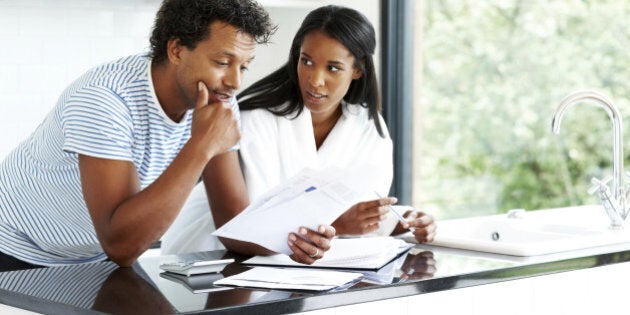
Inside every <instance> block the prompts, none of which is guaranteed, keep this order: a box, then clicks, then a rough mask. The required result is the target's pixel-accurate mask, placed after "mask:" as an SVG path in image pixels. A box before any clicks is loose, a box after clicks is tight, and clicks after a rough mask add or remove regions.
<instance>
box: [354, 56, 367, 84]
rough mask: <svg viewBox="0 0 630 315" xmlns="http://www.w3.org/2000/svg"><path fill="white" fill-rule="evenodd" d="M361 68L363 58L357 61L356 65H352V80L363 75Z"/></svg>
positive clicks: (363, 67) (363, 62)
mask: <svg viewBox="0 0 630 315" xmlns="http://www.w3.org/2000/svg"><path fill="white" fill-rule="evenodd" d="M361 69H365V61H364V60H361V61H360V62H358V63H357V65H356V66H355V67H354V69H353V72H352V80H356V79H359V78H360V77H361V76H362V75H363V70H361Z"/></svg>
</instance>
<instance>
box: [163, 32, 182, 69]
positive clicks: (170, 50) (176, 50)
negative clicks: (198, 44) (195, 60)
mask: <svg viewBox="0 0 630 315" xmlns="http://www.w3.org/2000/svg"><path fill="white" fill-rule="evenodd" d="M184 48H185V47H184V45H182V42H181V40H180V39H179V38H174V39H171V40H169V41H168V43H166V55H167V56H168V60H169V61H170V62H171V63H173V64H179V63H180V62H181V59H182V56H181V53H182V50H183V49H184Z"/></svg>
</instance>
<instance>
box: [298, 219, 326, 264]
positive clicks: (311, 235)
mask: <svg viewBox="0 0 630 315" xmlns="http://www.w3.org/2000/svg"><path fill="white" fill-rule="evenodd" d="M298 233H299V235H297V234H295V233H290V234H289V241H288V244H289V248H291V250H292V251H293V254H291V255H289V257H291V259H293V260H294V261H296V262H299V263H303V264H307V265H310V264H312V263H314V262H315V261H316V260H318V259H320V258H322V257H324V253H326V252H327V251H328V250H329V249H330V241H331V240H332V238H333V237H335V228H334V227H332V226H330V225H320V226H319V228H318V229H317V231H313V230H311V229H308V228H305V227H301V228H300V229H299V230H298Z"/></svg>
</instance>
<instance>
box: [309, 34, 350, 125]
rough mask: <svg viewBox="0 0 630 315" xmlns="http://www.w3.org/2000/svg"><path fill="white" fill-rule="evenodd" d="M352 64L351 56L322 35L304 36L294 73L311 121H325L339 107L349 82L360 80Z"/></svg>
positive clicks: (347, 51)
mask: <svg viewBox="0 0 630 315" xmlns="http://www.w3.org/2000/svg"><path fill="white" fill-rule="evenodd" d="M354 63H355V58H354V56H353V55H352V53H350V51H349V50H348V49H347V48H346V47H345V46H344V45H342V44H341V43H340V42H338V41H337V40H336V39H333V38H332V37H329V36H328V35H326V34H324V33H323V32H321V31H319V30H317V31H313V32H310V33H309V34H307V35H306V36H305V37H304V41H303V42H302V47H301V48H300V60H299V61H298V67H297V74H298V80H299V83H300V92H301V93H302V99H303V100H304V106H306V108H308V109H309V110H310V111H311V115H312V116H313V117H314V118H315V117H316V116H319V118H322V119H325V118H327V117H329V116H331V115H333V114H334V113H335V112H336V110H337V109H338V108H339V104H340V102H341V100H342V99H343V97H344V96H345V95H346V92H347V91H348V88H349V87H350V83H351V82H352V80H355V79H358V78H360V77H361V71H360V70H359V69H357V68H355V67H354Z"/></svg>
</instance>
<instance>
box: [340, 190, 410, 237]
mask: <svg viewBox="0 0 630 315" xmlns="http://www.w3.org/2000/svg"><path fill="white" fill-rule="evenodd" d="M396 202H398V200H397V199H396V198H394V197H386V198H379V199H375V200H370V201H365V202H359V203H357V204H355V205H354V206H352V207H351V208H350V209H348V210H346V212H344V213H343V214H342V215H341V216H340V217H339V218H337V220H335V222H333V224H332V225H333V226H334V227H335V229H336V230H337V234H339V235H363V234H367V233H370V232H374V231H376V230H377V229H378V227H379V223H380V222H381V221H383V220H385V218H386V215H387V212H389V206H390V205H393V204H395V203H396Z"/></svg>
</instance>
